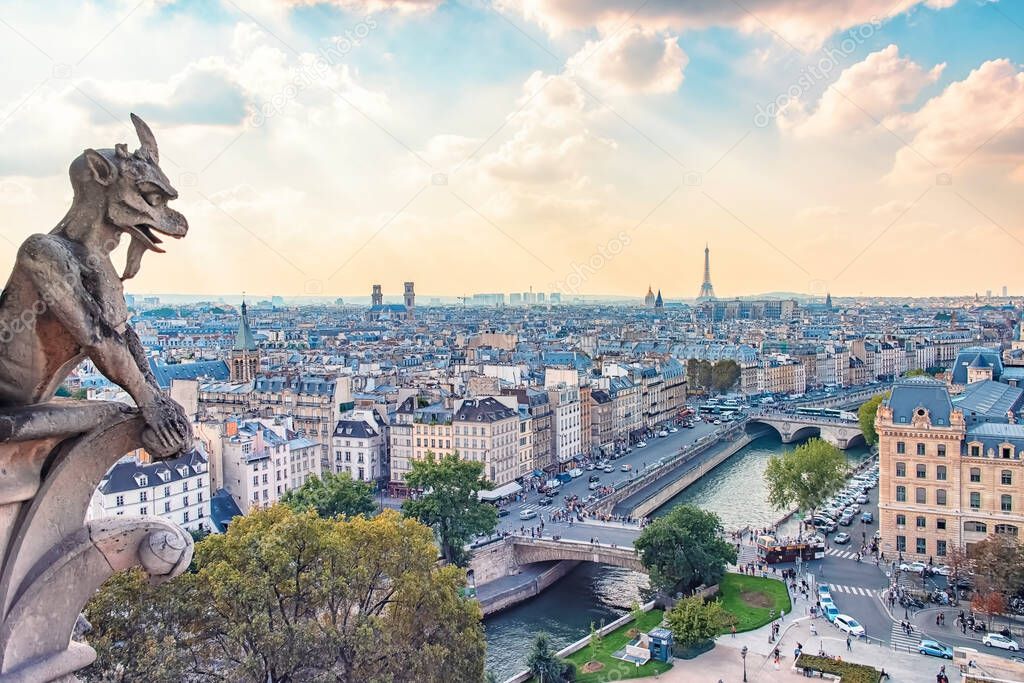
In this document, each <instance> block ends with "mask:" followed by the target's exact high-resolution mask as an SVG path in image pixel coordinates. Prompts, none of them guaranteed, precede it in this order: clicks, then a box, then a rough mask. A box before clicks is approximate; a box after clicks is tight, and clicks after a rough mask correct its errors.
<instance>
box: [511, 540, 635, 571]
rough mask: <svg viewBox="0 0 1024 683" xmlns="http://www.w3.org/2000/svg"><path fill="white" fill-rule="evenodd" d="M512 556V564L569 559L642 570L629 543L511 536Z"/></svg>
mask: <svg viewBox="0 0 1024 683" xmlns="http://www.w3.org/2000/svg"><path fill="white" fill-rule="evenodd" d="M509 540H510V541H511V542H512V556H513V557H514V558H515V562H516V564H518V565H520V566H522V565H524V564H533V563H534V562H550V561H552V560H572V561H574V562H599V563H601V564H611V565H615V566H616V567H625V568H626V569H632V570H634V571H638V572H643V571H646V570H645V569H644V566H643V564H641V562H640V556H639V555H638V554H637V552H636V551H635V550H634V549H633V547H632V546H628V547H623V546H615V545H607V544H592V543H589V542H587V541H570V540H565V539H559V540H557V541H556V540H554V539H550V538H528V537H522V536H511V537H509Z"/></svg>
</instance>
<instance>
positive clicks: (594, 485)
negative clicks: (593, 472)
mask: <svg viewBox="0 0 1024 683" xmlns="http://www.w3.org/2000/svg"><path fill="white" fill-rule="evenodd" d="M587 488H588V489H590V490H591V491H596V490H598V489H599V488H601V482H599V481H592V482H590V483H589V484H587Z"/></svg>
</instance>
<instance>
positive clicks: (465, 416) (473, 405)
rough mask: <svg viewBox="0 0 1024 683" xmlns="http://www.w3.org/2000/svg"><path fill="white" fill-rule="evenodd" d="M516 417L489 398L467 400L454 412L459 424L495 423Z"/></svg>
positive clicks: (507, 408) (506, 408) (503, 406)
mask: <svg viewBox="0 0 1024 683" xmlns="http://www.w3.org/2000/svg"><path fill="white" fill-rule="evenodd" d="M516 415H517V413H516V412H514V411H513V410H512V409H511V408H509V407H508V406H506V405H505V404H504V403H502V402H501V401H498V400H496V399H494V398H492V397H490V396H486V397H484V398H468V399H466V400H465V401H463V402H462V405H461V406H460V407H459V409H458V410H457V411H455V419H456V420H457V421H459V422H497V421H499V420H507V419H508V418H510V417H515V416H516Z"/></svg>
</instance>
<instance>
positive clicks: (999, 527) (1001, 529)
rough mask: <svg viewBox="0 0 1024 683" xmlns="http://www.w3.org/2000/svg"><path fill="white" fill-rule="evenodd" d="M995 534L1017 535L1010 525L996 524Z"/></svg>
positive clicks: (1015, 529)
mask: <svg viewBox="0 0 1024 683" xmlns="http://www.w3.org/2000/svg"><path fill="white" fill-rule="evenodd" d="M996 533H997V534H1006V535H1008V536H1016V535H1017V527H1015V526H1014V525H1012V524H996Z"/></svg>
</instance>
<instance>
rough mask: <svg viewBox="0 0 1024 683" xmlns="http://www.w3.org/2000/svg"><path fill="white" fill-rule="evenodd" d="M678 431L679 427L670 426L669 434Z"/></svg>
mask: <svg viewBox="0 0 1024 683" xmlns="http://www.w3.org/2000/svg"><path fill="white" fill-rule="evenodd" d="M678 431H679V428H678V427H669V429H668V432H669V434H675V433H676V432H678Z"/></svg>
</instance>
